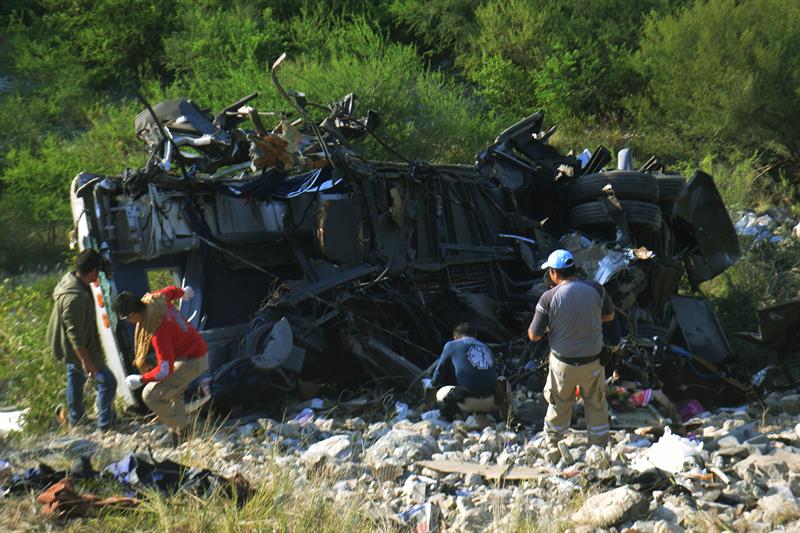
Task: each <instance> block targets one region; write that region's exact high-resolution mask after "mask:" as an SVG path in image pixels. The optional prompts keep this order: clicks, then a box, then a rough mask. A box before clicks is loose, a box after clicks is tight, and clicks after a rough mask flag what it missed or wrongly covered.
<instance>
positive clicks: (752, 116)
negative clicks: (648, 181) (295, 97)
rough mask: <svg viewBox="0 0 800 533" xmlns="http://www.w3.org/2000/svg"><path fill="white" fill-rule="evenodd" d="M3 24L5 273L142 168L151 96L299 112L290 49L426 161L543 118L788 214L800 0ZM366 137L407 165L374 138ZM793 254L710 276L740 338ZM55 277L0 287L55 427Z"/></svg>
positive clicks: (28, 385) (266, 8)
mask: <svg viewBox="0 0 800 533" xmlns="http://www.w3.org/2000/svg"><path fill="white" fill-rule="evenodd" d="M0 24H2V31H0V124H2V127H3V129H4V131H3V135H0V272H6V273H12V274H13V273H18V272H20V271H28V270H30V269H31V268H32V267H34V266H37V265H40V264H44V265H47V268H48V269H52V267H53V265H54V264H56V263H57V262H58V261H60V260H62V259H63V256H64V255H65V254H66V253H67V243H68V232H69V230H70V229H71V220H70V214H69V204H68V200H67V198H68V196H67V190H68V186H69V183H70V180H71V179H72V177H73V176H75V175H76V174H77V173H78V172H81V171H84V170H86V171H92V172H97V173H107V174H110V175H116V174H118V173H120V172H121V171H122V170H123V169H124V168H125V167H138V166H140V165H142V164H143V162H144V150H143V146H142V145H141V144H140V142H139V141H138V140H137V139H136V138H135V136H134V132H133V119H134V117H135V116H136V114H137V113H138V112H140V111H141V110H142V109H143V105H142V104H141V102H140V101H138V100H137V99H136V97H135V93H136V91H139V92H141V93H142V94H143V95H144V96H145V98H146V99H147V100H149V101H150V102H158V101H160V100H162V99H165V98H172V97H177V96H179V95H183V96H187V97H190V98H192V99H194V100H195V101H196V102H198V103H199V104H200V105H201V106H203V107H208V108H211V109H214V110H217V109H219V108H221V107H222V106H224V105H227V104H229V103H231V102H233V101H236V100H238V99H239V98H241V97H242V96H244V95H246V94H249V93H251V92H253V91H258V92H259V93H260V96H259V98H258V99H257V100H256V101H255V105H256V106H258V107H259V108H260V109H261V110H270V111H280V110H286V107H287V103H286V102H285V101H284V100H282V99H281V98H280V97H279V95H278V94H277V92H276V91H275V90H274V88H273V86H272V84H271V82H270V80H269V66H270V64H271V63H272V62H273V61H274V60H275V59H276V58H277V57H278V56H279V55H280V54H281V53H282V52H287V53H288V55H289V58H290V59H289V61H288V62H287V64H286V66H285V67H284V70H282V78H283V80H284V84H285V85H286V86H287V87H290V88H293V89H296V90H299V91H303V92H305V93H306V94H307V95H308V97H309V100H311V101H314V102H320V103H327V102H331V101H334V100H337V99H339V98H340V97H341V96H343V95H344V94H346V93H348V92H354V93H356V94H357V95H358V97H359V100H360V106H361V109H362V110H366V109H368V108H369V109H375V110H378V111H379V112H380V113H381V116H382V119H383V125H382V126H381V127H380V129H379V130H378V133H379V135H380V137H381V138H382V139H384V140H385V141H386V144H387V145H388V146H390V147H393V148H394V150H395V151H397V152H398V153H400V154H402V155H403V156H404V157H406V158H407V159H410V160H418V161H431V162H453V163H471V162H472V161H473V157H474V154H475V153H476V152H477V151H479V150H480V149H481V148H482V147H484V146H485V145H486V144H488V143H489V142H491V141H492V140H493V138H494V137H495V135H496V134H497V133H498V132H499V131H501V130H502V129H503V128H505V127H506V126H508V125H510V124H512V123H514V122H516V121H517V120H519V119H521V118H523V117H525V116H527V115H529V114H530V113H532V112H534V111H538V110H544V111H545V112H546V126H547V127H549V126H550V125H552V124H559V126H560V129H559V130H558V132H557V133H556V135H555V136H554V137H553V141H554V142H555V143H556V144H557V145H558V146H559V148H561V149H562V150H565V151H566V150H569V149H573V148H574V149H578V150H582V149H583V148H585V147H588V148H589V149H591V150H594V149H595V148H596V147H597V145H598V144H604V145H606V146H607V147H608V148H609V149H611V150H612V151H615V150H617V149H620V148H623V147H632V148H633V149H634V152H635V153H636V154H638V160H639V162H640V163H641V162H643V161H644V160H645V159H646V158H647V157H649V156H650V155H656V156H657V157H659V159H661V160H662V161H664V162H666V163H667V164H668V165H670V166H671V167H672V168H674V169H679V170H684V171H686V172H687V173H690V172H691V171H692V170H693V169H695V168H701V169H703V170H705V171H708V172H710V173H711V174H713V175H714V176H715V178H716V180H717V184H718V186H719V188H720V189H721V191H722V193H723V196H724V197H725V199H726V201H727V202H728V205H729V207H730V208H731V209H732V210H737V209H741V208H744V207H752V208H759V207H765V206H769V205H783V206H788V207H790V208H792V209H793V210H794V204H795V196H796V193H795V191H796V182H797V179H798V177H799V176H800V140H799V139H800V135H798V132H797V131H796V130H797V129H798V128H800V116H797V115H800V91H799V90H798V87H800V4H797V3H794V2H784V1H779V0H695V1H691V0H641V1H639V2H630V1H628V0H593V1H592V2H583V1H578V0H442V1H439V2H429V1H426V0H369V1H354V0H332V1H329V2H314V1H310V0H304V1H291V2H290V1H287V0H241V1H237V2H233V1H222V2H219V1H211V0H191V1H190V0H175V1H173V2H161V1H159V0H124V1H123V0H97V1H92V2H89V1H86V0H19V1H17V2H6V3H3V4H2V5H0ZM359 149H360V150H361V152H362V153H364V154H365V155H367V156H369V157H379V158H388V159H394V158H395V156H394V155H393V154H392V153H389V152H387V151H386V150H385V148H384V147H382V146H380V145H379V144H377V143H375V141H374V140H372V139H369V140H367V141H364V145H363V146H360V147H359ZM795 248H796V246H789V247H783V248H780V249H776V250H772V249H764V248H760V249H759V250H756V251H753V252H748V253H747V255H746V256H745V260H744V261H743V262H742V264H740V265H739V266H737V267H736V268H735V269H733V270H732V271H730V272H728V273H726V274H724V275H723V276H721V277H720V278H719V279H718V280H714V281H713V282H711V283H709V284H707V286H708V287H706V288H705V290H706V291H707V293H708V294H709V295H711V296H712V297H713V298H714V299H715V302H716V303H717V306H718V309H719V310H720V311H721V318H722V321H723V324H724V325H725V326H726V327H727V328H729V329H752V326H753V325H752V319H753V310H754V309H755V308H756V307H758V306H759V305H762V304H764V303H766V302H772V301H774V300H775V298H776V296H775V294H772V293H773V292H774V291H771V289H770V287H771V285H770V287H768V286H766V285H768V283H767V281H766V280H760V278H759V276H758V275H753V273H758V272H763V273H767V272H769V273H770V274H769V275H770V276H773V273H778V272H782V271H783V270H784V269H785V268H784V267H786V265H789V267H791V265H792V264H793V259H794V257H796V255H797V251H796V250H795ZM782 265H783V266H782ZM792 279H794V278H792ZM54 280H55V278H52V277H48V278H46V279H45V280H43V281H38V282H36V283H31V282H30V281H29V280H28V279H27V278H24V277H23V278H21V279H20V278H15V279H14V280H9V281H6V282H4V283H3V284H2V285H0V310H2V312H3V316H2V320H0V326H2V330H0V335H1V336H2V337H0V345H2V350H0V352H2V355H3V360H4V363H3V368H0V379H1V378H2V377H3V375H5V376H6V377H8V376H9V375H11V374H16V375H20V376H22V375H23V374H24V375H26V376H27V375H28V373H26V372H24V368H21V367H19V365H33V367H35V368H41V369H43V371H42V372H39V373H36V372H33V373H31V374H30V380H28V381H26V380H27V379H28V378H25V379H22V380H18V383H17V384H16V385H14V386H15V387H16V388H15V389H14V391H13V392H14V394H13V395H12V396H14V397H16V398H21V397H22V396H24V394H23V391H25V390H28V391H30V390H36V391H39V392H38V393H37V394H41V395H42V397H45V398H49V400H48V401H45V402H41V403H38V404H37V405H39V407H37V409H41V411H40V412H37V413H36V415H38V416H34V417H32V419H39V420H45V417H46V416H47V409H49V407H50V405H51V404H53V403H54V402H56V401H57V398H60V396H61V391H60V387H61V386H62V385H61V384H60V383H61V379H60V378H59V379H56V380H55V381H54V380H52V379H48V377H49V376H52V374H51V372H56V369H55V367H53V366H52V365H50V362H49V360H48V362H46V363H43V362H39V361H38V359H37V358H38V357H40V352H46V351H47V349H46V347H44V346H42V340H41V338H40V334H41V331H42V328H43V321H44V320H46V315H47V312H48V310H49V301H48V298H47V296H48V293H49V291H50V288H51V286H52V284H53V283H54ZM794 288H795V283H794V282H792V283H789V284H788V285H787V284H784V285H782V286H781V288H780V290H781V297H791V296H792V295H793V294H794V293H795V292H796V291H795V290H794ZM51 367H52V368H51ZM53 387H55V388H56V389H57V390H56V389H54V390H51V389H52V388H53ZM0 392H2V391H0ZM5 392H8V391H5Z"/></svg>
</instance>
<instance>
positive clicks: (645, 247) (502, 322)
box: [71, 57, 742, 411]
mask: <svg viewBox="0 0 800 533" xmlns="http://www.w3.org/2000/svg"><path fill="white" fill-rule="evenodd" d="M281 61H283V57H282V58H281V59H279V60H278V61H277V62H276V64H275V65H274V66H273V69H272V78H273V82H274V84H275V88H276V89H277V91H278V92H279V93H280V94H281V95H282V96H283V97H284V98H285V99H286V101H287V103H288V104H289V107H290V109H289V110H288V111H275V112H268V113H263V112H260V111H258V110H257V109H256V108H254V107H252V105H251V104H252V102H253V101H254V100H255V98H256V97H257V93H253V94H251V95H249V96H247V97H245V98H243V99H241V100H240V101H238V102H235V103H234V104H232V105H230V106H228V107H226V108H225V109H223V110H221V111H220V112H218V113H217V114H216V115H213V116H212V115H210V114H209V113H208V112H207V111H205V110H203V109H202V108H201V106H199V105H198V104H196V103H195V102H193V101H191V100H188V99H185V98H181V99H177V100H170V101H167V102H161V103H158V104H156V105H154V106H150V105H149V104H147V103H146V102H144V103H145V104H147V105H145V109H144V110H143V111H142V112H141V113H140V114H139V116H137V117H136V120H135V127H136V135H137V136H138V137H139V138H140V139H142V140H143V141H144V143H145V146H146V149H147V152H148V162H147V164H146V165H145V166H144V167H143V168H140V169H126V170H125V171H124V172H122V173H121V174H120V175H118V176H101V175H94V174H89V173H82V174H80V175H79V176H77V177H76V178H75V180H74V181H73V186H72V191H71V201H72V207H73V214H74V217H75V223H76V230H77V231H76V237H77V240H78V242H79V244H80V246H82V247H89V246H91V247H95V248H97V249H100V250H102V251H103V253H104V254H105V255H106V256H107V257H108V259H109V262H110V270H109V272H108V273H109V274H110V275H111V277H105V276H102V277H101V284H100V286H99V287H97V288H95V289H94V290H95V291H96V292H98V294H99V295H100V296H103V297H104V298H99V299H98V302H100V303H99V304H98V305H100V308H98V317H99V320H100V321H101V323H102V324H101V325H102V327H101V336H102V338H103V349H104V351H105V354H106V360H107V361H109V364H110V367H111V368H112V370H113V371H114V372H115V373H117V374H119V375H120V376H122V375H124V374H125V373H126V369H127V368H129V367H130V335H131V331H130V328H128V327H126V326H125V325H120V324H119V323H118V321H117V317H115V316H113V313H108V312H107V310H105V309H104V308H102V302H103V301H109V300H110V298H111V296H112V295H113V293H114V292H115V291H121V290H128V291H132V292H134V293H140V294H141V293H144V292H146V291H148V290H150V289H155V287H150V286H149V281H148V275H147V272H148V271H149V270H152V269H167V270H170V271H172V272H173V273H174V274H176V275H178V276H181V277H182V278H183V282H184V284H186V285H191V286H192V287H193V288H194V290H195V298H194V299H193V300H192V301H191V302H190V303H187V304H186V305H183V306H182V307H181V312H182V313H183V314H184V315H185V316H186V318H187V319H188V320H189V321H190V322H191V323H192V324H193V325H195V326H196V327H197V328H198V329H199V330H200V331H201V332H202V334H203V335H204V337H205V338H206V340H207V342H208V344H209V360H210V367H211V371H212V376H210V378H209V379H206V381H205V382H204V383H205V386H204V388H201V387H198V388H197V389H198V390H204V391H205V392H206V394H204V395H203V396H204V397H205V398H213V402H212V405H214V406H215V407H216V408H218V409H220V410H223V411H229V410H231V409H237V408H238V407H243V408H244V409H249V408H253V407H255V406H261V408H264V407H265V406H266V407H267V408H270V407H271V408H274V409H277V406H278V404H279V403H280V402H282V401H283V399H284V398H285V397H286V395H287V394H288V393H291V392H293V391H295V390H296V389H297V388H298V387H300V388H304V391H302V392H304V393H305V394H304V395H305V396H306V397H308V396H310V395H315V394H321V395H324V394H325V393H326V392H329V393H335V394H338V393H339V392H340V391H341V390H342V389H351V390H356V389H358V388H359V387H361V386H362V385H363V384H365V383H379V384H380V386H382V387H383V388H384V389H385V388H388V387H394V388H396V389H398V390H405V389H406V388H408V387H409V386H412V387H413V386H414V385H415V384H416V383H418V382H419V379H420V378H421V377H423V376H424V375H425V374H426V372H427V371H428V370H429V368H430V366H431V364H432V363H433V362H434V361H435V359H436V357H437V356H438V354H439V351H440V349H441V347H442V345H443V344H444V343H445V342H446V341H447V340H448V339H449V338H450V336H451V331H452V328H453V326H455V325H456V324H458V323H459V322H463V321H469V322H472V323H473V324H475V325H476V326H477V329H478V336H479V337H480V338H481V339H482V340H484V341H486V342H488V343H489V344H490V345H491V346H492V348H493V350H494V351H495V355H496V356H497V359H498V360H500V361H501V362H502V363H501V364H503V365H504V366H505V370H506V375H508V376H510V377H515V376H517V374H518V373H519V372H521V369H522V367H523V365H525V364H527V363H528V361H531V362H532V363H533V364H534V367H537V366H538V365H539V363H540V361H541V360H542V358H543V355H544V354H545V353H546V351H547V347H546V343H542V344H541V345H540V346H538V347H534V348H531V347H529V346H528V345H527V342H526V341H522V339H523V336H524V332H525V331H526V329H527V325H528V323H529V322H530V318H531V315H532V310H533V306H534V305H535V303H536V300H537V298H538V296H539V294H541V292H543V291H544V290H545V289H546V287H545V286H544V284H543V282H542V281H541V280H542V271H541V269H540V265H541V263H542V261H543V260H544V258H545V257H546V256H547V255H548V254H549V253H550V252H551V251H552V250H553V249H555V248H557V247H565V248H567V249H569V250H571V251H572V252H573V253H574V254H575V257H576V259H577V261H578V263H579V266H580V274H581V275H582V276H584V277H587V278H591V279H595V280H597V281H599V282H600V283H602V284H603V285H604V286H605V287H606V289H607V291H608V292H609V293H610V295H611V296H612V299H613V300H614V303H615V306H616V308H617V315H618V317H619V318H618V319H617V322H616V323H615V324H613V325H612V326H611V331H610V332H609V334H608V336H607V337H608V338H607V343H608V344H609V345H612V346H614V347H615V348H616V347H617V346H622V349H621V350H619V351H618V355H619V357H618V358H617V363H618V364H616V365H614V366H615V367H616V368H617V369H618V370H619V371H620V375H621V377H622V379H627V380H633V381H637V382H639V383H640V385H641V386H642V387H645V388H657V389H660V388H663V390H664V391H665V392H666V393H667V394H668V395H669V396H670V397H671V398H672V397H673V395H675V394H678V395H679V396H680V398H679V399H693V398H699V397H700V395H703V398H702V399H704V400H705V401H706V403H708V404H709V405H718V404H726V403H731V402H732V401H733V402H735V401H739V400H741V397H742V391H736V393H735V394H728V392H729V391H728V390H727V388H728V387H729V386H730V385H731V381H730V380H729V379H728V378H729V377H733V373H734V372H733V371H729V370H728V369H727V365H728V364H729V363H731V362H735V356H734V354H733V353H732V351H731V350H730V347H729V346H728V343H727V340H726V339H725V337H724V334H723V333H722V331H721V330H720V328H719V324H718V322H717V320H716V317H715V316H714V314H713V311H712V310H711V308H710V306H709V305H708V302H706V301H705V300H703V299H702V298H693V297H688V296H682V295H678V287H679V285H680V281H681V279H683V278H684V276H685V277H686V278H687V279H688V281H689V283H690V285H691V286H692V287H694V288H697V287H698V285H699V283H701V282H702V281H705V280H708V279H711V278H713V277H714V276H716V275H718V274H719V273H721V272H722V271H724V270H725V269H727V268H728V267H730V266H731V265H733V264H734V263H735V262H736V260H737V259H738V257H739V244H738V239H737V236H736V232H735V230H734V228H733V225H732V223H731V221H730V218H729V216H728V213H727V210H726V209H725V206H724V205H723V203H722V200H721V199H720V196H719V193H718V191H717V189H716V187H715V185H714V183H713V180H712V178H711V177H710V176H708V175H706V174H703V173H702V172H697V173H696V175H695V176H694V177H693V178H692V179H691V180H686V179H685V178H684V177H682V176H679V175H675V174H669V173H667V172H666V170H665V168H664V165H663V164H661V163H659V162H658V161H657V160H655V159H651V160H649V161H647V162H646V163H645V165H643V166H642V167H641V168H640V169H638V170H634V169H632V167H631V164H632V157H631V154H630V153H629V151H624V152H625V153H621V155H620V157H619V163H618V165H617V166H618V167H619V168H617V169H607V168H606V167H607V165H608V164H609V163H610V162H611V160H612V156H611V155H610V153H609V151H608V150H607V149H606V148H604V147H602V146H601V147H598V148H597V149H596V150H595V151H594V152H590V151H589V150H584V151H583V152H582V153H581V154H580V155H579V156H578V157H574V156H572V155H571V154H567V155H564V154H561V153H560V152H559V151H558V150H556V149H555V148H554V147H552V146H551V145H549V144H548V142H547V141H548V138H549V137H550V136H551V135H552V133H553V132H554V131H555V127H552V128H550V129H548V130H544V126H543V125H544V114H543V113H535V114H533V115H531V116H530V117H527V118H526V119H524V120H522V121H520V122H518V123H517V124H514V125H513V126H511V127H510V128H508V129H507V130H505V131H503V132H501V133H500V135H499V136H498V137H497V139H496V140H495V142H494V143H492V144H491V145H490V146H488V147H487V148H486V149H485V150H483V151H482V152H481V153H479V154H478V155H477V158H476V162H475V164H474V165H436V164H429V163H424V162H419V161H413V160H411V159H407V158H406V159H405V160H403V161H400V162H385V161H375V160H368V159H365V158H363V157H362V156H360V155H359V153H358V146H359V140H362V139H365V138H367V137H371V138H372V139H374V140H375V141H377V142H379V143H381V144H382V145H384V146H386V147H387V148H389V149H390V151H392V152H393V153H395V154H398V155H400V154H402V152H403V150H402V147H388V145H386V144H385V143H384V142H383V141H382V140H381V139H380V138H379V137H378V136H377V134H376V131H377V130H378V129H379V126H380V117H379V115H378V114H377V113H376V112H374V111H371V110H370V111H368V112H367V113H366V115H365V116H363V117H359V116H358V115H357V114H356V110H357V98H356V96H355V95H354V94H348V95H346V96H345V97H343V98H342V99H341V100H339V101H336V102H333V103H330V104H328V105H318V104H314V103H312V102H310V101H309V100H308V98H307V97H306V96H305V95H304V94H302V93H299V92H296V91H290V90H286V89H284V88H283V86H282V85H281V83H280V81H279V79H278V76H277V70H278V67H279V65H280V63H281ZM319 109H322V110H324V111H325V115H324V116H323V117H322V118H320V117H316V118H315V117H314V116H312V111H313V112H316V110H319ZM268 121H269V123H270V126H269V127H268V126H267V125H266V123H267V122H268ZM246 122H248V123H249V124H250V125H251V128H252V129H245V128H244V127H243V125H244V124H245V123H246ZM399 158H400V159H403V157H402V156H400V157H399ZM698 325H700V326H701V327H698ZM654 337H657V340H656V341H655V342H654V340H653V339H654ZM620 339H625V340H624V341H622V342H621V341H620ZM662 344H663V346H664V347H663V348H662ZM672 345H675V346H678V347H680V349H682V350H683V352H680V353H679V352H676V351H675V350H673V349H672ZM705 362H708V363H711V364H712V365H713V369H712V370H709V369H708V368H706V365H705ZM701 367H702V369H701V371H699V372H698V371H697V369H698V368H701ZM541 370H542V369H539V370H538V371H539V372H541ZM709 374H710V375H712V376H713V377H712V378H710V379H709V378H706V377H704V376H707V375H709ZM120 381H121V380H120ZM662 382H663V383H662ZM720 383H721V384H722V385H721V388H723V389H726V390H724V391H722V392H720V390H719V389H720ZM693 387H694V388H693ZM121 389H124V388H121ZM709 391H714V393H713V394H712V396H711V397H708V394H709ZM121 392H122V393H123V394H125V395H128V397H127V398H126V399H127V400H128V401H129V402H131V403H133V402H135V399H134V398H133V397H132V396H130V395H129V393H128V392H127V391H124V390H123V391H121Z"/></svg>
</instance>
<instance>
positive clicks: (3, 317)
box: [0, 274, 66, 432]
mask: <svg viewBox="0 0 800 533" xmlns="http://www.w3.org/2000/svg"><path fill="white" fill-rule="evenodd" d="M59 276H60V275H59V274H48V275H25V276H17V277H15V278H7V279H4V280H2V281H0V380H2V383H3V384H4V386H3V387H2V389H0V390H1V391H2V394H1V395H0V399H1V401H2V402H3V403H4V404H9V403H16V404H17V405H18V406H19V407H27V408H28V409H29V411H28V415H27V416H26V417H25V427H26V429H28V430H30V431H33V432H38V431H44V430H50V429H52V428H53V426H54V423H55V418H54V417H53V412H54V410H55V407H56V406H57V405H58V404H59V403H63V402H64V400H65V398H66V396H65V387H66V372H65V369H64V363H62V362H60V361H57V360H56V359H55V358H54V357H53V354H52V352H51V350H50V347H49V346H48V345H47V342H46V339H45V332H46V330H47V321H48V319H49V318H50V311H51V309H52V306H53V299H52V297H51V294H52V291H53V287H55V284H56V283H57V282H58V278H59Z"/></svg>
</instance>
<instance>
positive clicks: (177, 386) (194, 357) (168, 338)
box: [112, 286, 208, 444]
mask: <svg viewBox="0 0 800 533" xmlns="http://www.w3.org/2000/svg"><path fill="white" fill-rule="evenodd" d="M193 296H194V292H193V291H192V288H191V287H186V289H185V290H184V289H179V288H178V287H175V286H169V287H166V288H164V289H161V290H160V291H156V292H152V293H148V294H145V295H144V296H143V297H142V298H139V297H137V296H136V295H134V294H133V293H130V292H122V293H120V294H119V295H118V296H117V297H116V299H115V300H114V304H113V306H112V307H113V309H114V312H116V313H117V314H118V315H119V316H120V318H122V319H124V320H127V321H128V322H129V323H131V324H135V325H136V332H135V335H134V339H135V346H134V350H135V358H134V365H135V366H136V367H137V368H138V369H139V370H140V371H142V372H143V373H142V374H141V375H140V374H131V375H129V376H128V377H126V378H125V383H126V384H127V385H128V386H129V387H130V388H131V389H132V390H135V389H138V388H139V387H141V386H142V385H144V390H143V391H142V400H144V403H145V405H147V407H149V408H150V410H151V411H153V412H154V413H155V414H156V416H157V417H158V419H159V420H160V421H161V423H162V424H164V425H165V426H167V427H168V428H169V430H170V439H171V441H172V443H173V444H177V442H178V441H179V440H180V439H181V437H182V432H183V430H184V428H185V426H186V424H187V418H186V405H185V403H184V401H183V393H184V392H185V390H186V387H187V386H188V385H189V384H190V383H191V382H192V381H193V380H194V379H195V378H197V377H198V376H199V375H200V374H202V373H203V372H205V371H206V370H207V369H208V346H207V345H206V342H205V340H203V338H202V337H201V336H200V334H199V333H198V332H197V330H196V329H195V328H194V326H192V325H191V324H189V323H188V322H187V321H186V319H185V318H184V317H183V315H181V314H180V313H179V312H178V310H177V309H175V307H173V305H172V301H173V300H177V299H179V298H180V299H182V300H189V299H191V298H192V297H193ZM151 346H152V347H153V349H154V350H155V354H156V366H155V367H153V368H152V369H150V370H149V371H146V372H145V370H146V369H147V363H146V361H145V358H146V357H147V353H148V352H149V351H150V347H151Z"/></svg>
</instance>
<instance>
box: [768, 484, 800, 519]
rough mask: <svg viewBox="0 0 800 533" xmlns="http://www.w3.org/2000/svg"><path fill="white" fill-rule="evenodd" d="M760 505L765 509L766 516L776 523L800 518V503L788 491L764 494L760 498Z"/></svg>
mask: <svg viewBox="0 0 800 533" xmlns="http://www.w3.org/2000/svg"><path fill="white" fill-rule="evenodd" d="M758 507H759V509H761V510H762V511H764V518H765V519H766V520H768V521H769V522H771V523H773V524H775V525H780V524H785V523H788V522H792V521H794V520H797V519H798V518H800V503H798V501H797V498H795V497H794V496H792V494H791V493H790V492H788V491H785V492H779V493H777V494H772V495H769V496H764V497H763V498H761V499H760V500H758Z"/></svg>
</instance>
